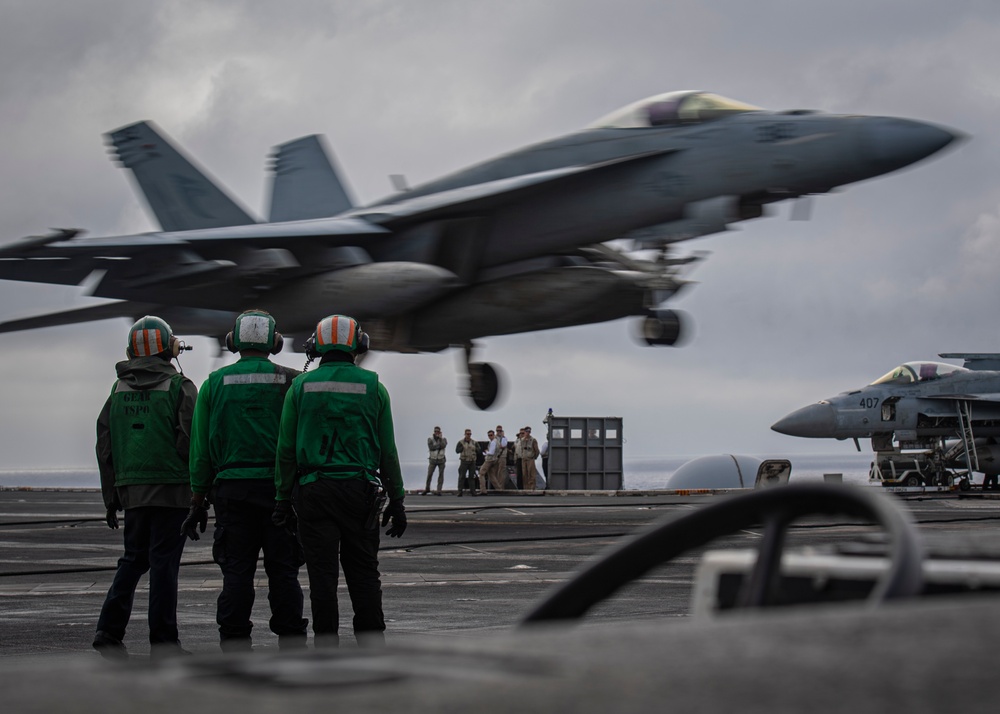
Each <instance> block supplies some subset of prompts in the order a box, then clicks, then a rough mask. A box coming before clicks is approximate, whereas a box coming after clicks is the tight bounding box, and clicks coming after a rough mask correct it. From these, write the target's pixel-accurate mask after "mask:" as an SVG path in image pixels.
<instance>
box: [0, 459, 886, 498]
mask: <svg viewBox="0 0 1000 714" xmlns="http://www.w3.org/2000/svg"><path fill="white" fill-rule="evenodd" d="M704 455H705V454H696V455H685V456H663V457H639V458H626V459H625V461H624V468H623V471H624V477H623V481H624V486H625V490H626V491H647V490H656V489H663V488H667V485H666V484H667V482H668V481H669V479H670V476H671V475H672V474H673V473H674V472H675V471H676V470H677V469H678V468H680V467H681V466H683V465H684V464H686V463H687V462H688V461H691V460H692V459H695V458H698V457H699V456H704ZM751 456H754V457H755V458H760V459H763V458H786V459H788V460H789V461H791V463H792V475H791V480H792V481H793V482H799V481H822V480H823V475H824V474H828V473H839V474H842V475H843V479H844V482H845V483H860V484H864V483H867V482H868V468H869V465H870V464H871V460H872V455H871V453H870V452H861V453H857V452H851V453H839V454H796V455H793V456H788V455H783V456H775V455H772V454H769V455H766V456H764V455H754V454H751ZM400 465H401V467H402V470H403V483H404V484H405V486H406V488H407V489H421V488H423V486H424V482H425V479H426V475H427V462H426V461H405V462H402V463H401V464H400ZM539 465H540V464H539ZM435 478H436V477H435ZM457 479H458V473H457V462H452V461H449V462H448V465H447V466H446V469H445V484H444V485H445V488H447V489H454V488H455V484H456V481H457ZM0 488H53V489H98V488H100V477H99V476H98V471H97V467H96V466H93V467H90V468H60V469H3V470H0Z"/></svg>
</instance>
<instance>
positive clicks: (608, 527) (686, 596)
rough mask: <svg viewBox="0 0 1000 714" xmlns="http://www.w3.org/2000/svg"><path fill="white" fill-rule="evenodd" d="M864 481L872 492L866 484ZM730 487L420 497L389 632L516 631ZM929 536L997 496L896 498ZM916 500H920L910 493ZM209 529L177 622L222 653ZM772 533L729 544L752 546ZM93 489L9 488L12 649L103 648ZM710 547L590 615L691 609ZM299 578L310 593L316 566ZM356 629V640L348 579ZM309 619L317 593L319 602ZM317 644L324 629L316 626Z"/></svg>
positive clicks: (812, 528) (7, 631)
mask: <svg viewBox="0 0 1000 714" xmlns="http://www.w3.org/2000/svg"><path fill="white" fill-rule="evenodd" d="M860 488H863V487H860ZM720 498H728V496H726V495H677V494H673V493H666V492H655V491H650V492H641V493H628V494H627V495H623V494H622V492H619V493H618V495H614V494H613V493H612V494H604V495H599V494H589V495H581V494H572V493H571V492H562V493H560V494H554V493H552V492H549V493H546V494H545V495H540V494H523V493H501V494H490V495H487V496H478V497H475V498H470V497H469V496H465V497H462V498H458V497H456V496H455V495H454V493H452V494H447V493H446V494H445V495H444V496H441V497H433V496H430V497H420V496H410V497H408V498H407V514H408V517H409V527H408V529H407V531H406V534H405V535H404V536H403V538H402V539H399V540H396V539H392V540H391V541H390V539H388V538H383V540H382V550H381V552H380V562H381V571H382V583H383V598H384V608H385V613H386V618H387V631H386V638H387V642H389V643H390V644H391V643H394V642H395V643H405V642H407V641H410V640H412V639H413V638H420V637H425V636H439V637H440V636H443V637H446V638H451V639H479V638H481V637H483V636H486V635H487V633H497V634H499V633H503V632H507V631H510V630H511V629H512V628H513V627H514V626H515V624H516V623H517V622H518V621H519V620H520V619H521V617H522V616H523V615H524V614H525V613H526V612H527V611H528V610H529V608H530V606H531V605H532V604H533V603H534V602H536V601H537V600H538V599H539V598H541V597H542V596H543V595H544V594H545V593H547V592H548V591H550V590H551V589H552V588H554V587H555V586H557V585H559V584H561V583H564V582H565V581H566V580H568V579H569V578H570V577H571V576H572V574H573V573H574V572H575V571H577V570H578V569H579V567H580V566H581V565H582V564H583V563H585V562H586V561H588V560H589V559H591V558H592V557H593V556H595V555H597V554H599V553H601V552H602V551H605V550H606V549H608V548H609V547H611V546H613V545H614V544H616V543H618V542H620V541H621V540H623V539H624V538H626V537H628V536H629V535H631V534H634V533H636V532H638V531H641V530H643V529H645V528H647V526H649V525H650V524H651V523H654V522H656V521H659V520H661V519H665V518H670V517H679V516H681V515H683V514H685V513H690V512H692V511H695V510H697V509H700V508H702V507H704V506H706V505H708V504H711V503H713V502H716V501H717V500H718V499H720ZM897 498H899V499H900V502H902V503H904V504H905V506H906V508H907V510H908V511H909V512H910V513H911V514H912V516H913V518H914V519H915V521H916V523H917V525H918V528H919V530H920V532H921V533H922V534H924V533H938V534H940V533H949V534H956V535H961V536H964V537H967V538H971V539H975V540H976V541H977V542H980V543H1000V499H998V497H994V496H992V495H991V494H978V493H972V494H950V495H945V496H941V495H935V496H916V497H912V496H906V497H902V498H900V497H897ZM903 498H905V499H906V500H903ZM872 531H873V528H872V527H871V526H869V525H865V524H861V523H858V522H856V521H852V520H851V519H849V518H846V517H812V518H810V519H808V520H806V521H804V522H803V523H802V524H801V525H797V526H793V527H792V529H791V531H790V532H789V537H788V545H789V547H798V546H822V545H824V544H830V543H838V542H845V541H851V540H856V539H857V538H859V537H860V536H862V535H864V534H865V533H871V532H872ZM211 536H212V529H211V521H210V526H209V530H208V531H207V532H206V533H205V534H204V535H203V536H202V538H201V540H199V541H197V542H191V541H189V542H188V543H187V545H186V547H185V551H184V556H183V559H182V565H181V570H180V594H179V604H178V621H179V627H180V637H181V642H182V644H183V646H184V647H185V648H186V649H188V650H190V651H192V652H194V653H196V654H202V653H217V652H218V651H219V649H218V630H217V625H216V623H215V601H216V598H217V597H218V594H219V592H220V590H221V585H222V576H221V572H220V571H219V568H218V566H217V565H215V564H214V563H213V562H212V559H211V543H212V539H211ZM761 537H762V529H754V528H749V529H745V530H743V531H741V532H740V533H738V534H736V535H733V536H730V537H727V538H726V539H724V540H720V541H717V542H716V543H714V544H713V545H712V548H713V549H717V548H736V549H740V548H752V547H755V546H756V545H757V544H758V543H759V541H760V539H761ZM121 539H122V535H121V532H120V531H112V530H110V529H108V527H107V526H106V524H105V522H104V508H103V505H102V502H101V497H100V494H99V493H98V492H97V491H95V490H73V491H69V490H66V491H61V490H0V658H10V657H20V656H23V655H32V654H44V655H52V654H58V655H70V656H77V655H78V656H80V657H98V655H97V653H95V652H94V651H93V650H92V649H91V648H90V642H91V640H92V638H93V634H94V629H95V625H96V621H97V615H98V613H99V611H100V607H101V603H102V602H103V598H104V596H105V594H106V592H107V588H108V586H109V585H110V582H111V578H112V576H113V574H114V571H115V567H116V562H117V559H118V557H119V556H120V555H121V552H122V541H121ZM698 558H699V552H698V551H692V552H691V553H688V554H686V555H684V556H682V557H681V558H679V559H678V560H676V561H674V562H672V563H670V564H669V565H668V566H664V567H662V568H660V569H657V570H655V571H652V572H650V573H648V574H647V575H646V576H644V577H643V578H641V579H639V580H638V581H636V582H634V583H632V584H630V585H628V586H627V587H626V588H624V589H623V590H622V591H621V592H619V593H618V594H617V595H616V596H615V597H613V598H610V599H609V600H607V601H605V602H603V603H601V604H599V605H598V606H597V607H596V608H595V609H594V610H592V611H591V612H590V613H589V614H588V616H587V618H586V620H585V625H589V624H607V623H609V622H614V621H621V622H623V623H624V622H634V621H637V620H638V621H644V620H652V619H656V620H660V619H663V618H675V619H676V618H687V617H688V615H689V614H690V608H691V587H692V583H693V579H694V571H695V566H696V563H697V561H698ZM300 580H301V582H302V584H303V587H304V588H306V587H307V585H308V583H307V578H306V575H305V569H304V568H303V569H302V571H301V572H300ZM341 590H342V591H343V592H342V593H341V599H342V608H341V609H342V625H341V629H342V639H343V641H344V643H345V645H344V646H353V638H352V637H351V627H350V621H349V617H350V616H349V615H345V614H344V612H345V610H346V611H347V612H349V602H348V601H347V597H346V591H344V585H343V583H341ZM146 593H147V590H146V581H145V579H144V580H143V581H142V582H141V583H140V587H139V591H138V592H137V595H136V602H135V610H134V612H133V615H132V620H131V624H130V627H129V631H128V633H127V636H126V644H127V645H128V647H129V651H130V653H131V654H132V655H133V657H135V658H140V659H141V658H143V657H144V656H145V655H147V654H148V650H149V647H148V644H147V642H146V623H145V608H146V603H145V601H146ZM306 610H307V613H306V615H307V616H308V598H307V601H306ZM268 617H269V613H268V609H267V597H266V578H265V576H264V573H263V567H262V566H260V567H259V569H258V597H257V601H256V603H255V606H254V618H253V619H254V622H255V623H256V624H255V628H254V633H253V636H254V645H255V648H256V649H257V650H265V651H266V650H275V651H276V650H277V638H276V637H275V636H274V635H273V634H272V633H271V632H269V631H268V628H267V621H268ZM310 643H311V635H310Z"/></svg>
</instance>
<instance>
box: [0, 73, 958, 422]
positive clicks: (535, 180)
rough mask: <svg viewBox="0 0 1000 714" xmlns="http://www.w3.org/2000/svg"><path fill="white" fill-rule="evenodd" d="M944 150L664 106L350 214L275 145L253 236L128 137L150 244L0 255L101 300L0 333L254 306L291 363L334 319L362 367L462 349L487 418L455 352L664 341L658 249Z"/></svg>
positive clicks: (819, 126)
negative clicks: (382, 356)
mask: <svg viewBox="0 0 1000 714" xmlns="http://www.w3.org/2000/svg"><path fill="white" fill-rule="evenodd" d="M956 136H957V133H956V132H954V131H952V130H950V129H945V128H943V127H939V126H934V125H931V124H926V123H922V122H917V121H912V120H907V119H896V118H889V117H870V116H856V115H831V114H823V113H819V112H813V111H803V110H793V111H779V112H775V111H768V110H764V109H761V108H759V107H755V106H751V105H749V104H744V103H742V102H738V101H734V100H731V99H727V98H724V97H721V96H718V95H715V94H710V93H706V92H700V91H683V92H672V93H668V94H662V95H657V96H654V97H650V98H648V99H645V100H642V101H640V102H636V103H634V104H631V105H629V106H627V107H625V108H623V109H621V110H619V111H616V112H613V113H612V114H609V115H608V116H606V117H604V118H603V119H600V120H598V121H597V122H595V123H593V124H591V125H590V126H588V127H586V128H584V129H583V130H581V131H578V132H574V133H572V134H569V135H566V136H562V137H559V138H556V139H553V140H550V141H546V142H543V143H540V144H536V145H532V146H528V147H526V148H522V149H519V150H517V151H513V152H511V153H509V154H505V155H502V156H499V157H497V158H494V159H491V160H489V161H485V162H483V163H480V164H477V165H475V166H472V167H470V168H467V169H465V170H462V171H458V172H456V173H454V174H451V175H449V176H445V177H443V178H441V179H438V180H436V181H432V182H430V183H427V184H424V185H421V186H416V187H414V188H412V189H410V188H405V187H402V188H403V190H400V191H399V192H397V193H395V194H393V195H391V196H389V197H387V198H385V199H382V200H380V201H376V202H375V203H373V204H370V205H367V206H356V205H355V204H354V202H353V201H352V199H351V198H350V192H349V191H348V190H347V188H346V184H345V182H344V181H342V180H341V178H340V175H339V172H338V171H337V169H336V168H335V165H334V164H333V163H332V162H331V161H330V160H329V159H328V158H326V157H325V155H324V156H321V155H320V154H322V151H319V152H318V151H317V149H316V146H317V145H318V144H319V140H318V139H316V138H315V137H306V138H305V139H301V140H297V141H295V142H290V143H288V144H285V145H282V146H281V147H279V149H278V152H277V155H276V157H275V164H274V182H273V188H272V199H271V207H270V215H269V219H270V220H269V221H267V222H259V221H257V219H255V218H254V217H252V216H251V215H250V214H249V213H248V212H247V211H246V210H245V209H243V208H242V207H240V206H239V205H238V204H237V203H236V202H235V201H233V200H232V199H231V198H229V196H228V195H227V194H226V193H225V191H223V190H222V189H220V188H218V187H217V186H216V185H215V184H214V183H213V182H212V181H210V180H209V179H207V178H206V177H205V175H204V174H203V173H202V172H201V171H199V170H198V169H197V168H195V167H194V166H193V164H192V163H191V162H190V161H189V160H187V159H186V158H185V157H184V156H183V155H182V154H180V152H178V151H177V150H176V149H174V147H172V146H171V145H170V143H169V142H168V141H167V140H166V139H165V138H164V137H163V136H162V135H161V134H159V133H158V132H156V131H155V129H153V127H152V125H150V124H149V123H148V122H140V123H138V124H133V125H130V126H127V127H123V128H122V129H119V130H117V131H114V132H112V133H111V134H110V135H109V138H110V141H111V143H112V145H113V147H114V150H115V153H116V156H117V158H118V159H119V160H120V161H121V163H122V164H123V165H124V166H126V167H127V168H129V169H131V170H132V172H133V174H134V176H135V177H136V180H137V181H138V183H139V185H140V187H141V188H142V190H143V192H144V194H145V196H146V198H147V200H148V202H149V205H150V207H151V208H152V210H153V211H154V213H155V215H156V216H157V218H158V219H159V221H160V223H161V226H162V228H163V230H162V231H160V232H154V233H146V234H141V235H128V236H116V237H107V238H79V237H77V236H76V234H75V233H72V231H61V232H59V233H55V234H52V235H45V236H39V237H33V238H29V239H23V240H21V241H15V242H13V243H10V244H8V245H5V246H2V247H0V278H4V279H10V280H25V281H32V282H43V283H60V284H67V285H84V286H85V287H86V289H87V293H88V294H90V295H93V296H97V297H103V298H111V299H114V300H117V301H118V302H114V303H109V304H104V305H99V306H97V307H91V308H83V309H79V310H73V311H69V312H63V313H56V314H49V315H41V316H31V317H28V318H24V319H20V320H12V321H9V322H6V323H0V332H5V331H13V330H23V329H33V328H36V327H43V326H51V325H56V324H64V323H76V322H80V321H84V320H90V319H106V318H108V317H116V316H128V317H135V316H138V315H142V314H144V313H146V312H156V313H158V314H162V315H163V316H164V317H165V318H166V319H168V320H171V321H172V324H173V326H174V328H175V330H176V331H177V332H179V333H182V334H184V333H186V334H192V333H200V334H207V335H213V336H216V337H219V336H221V335H224V334H225V333H226V332H227V331H228V330H229V329H230V327H231V325H232V321H233V318H234V316H235V314H236V313H238V312H239V311H241V310H243V309H245V308H247V307H259V308H263V309H267V310H269V311H270V312H271V313H272V314H273V315H274V316H275V318H276V319H277V321H278V323H279V324H280V325H281V326H282V328H283V331H284V332H286V333H288V334H290V335H292V336H295V337H296V338H297V339H296V340H295V341H294V344H296V346H298V345H301V343H302V338H304V337H305V336H307V335H308V334H309V333H310V331H311V330H312V327H313V326H314V325H315V323H316V321H317V319H318V318H320V317H322V316H323V315H324V314H326V313H328V312H330V311H333V310H336V311H338V312H344V313H349V314H352V315H354V316H356V317H358V318H359V319H360V320H361V321H362V323H363V324H364V325H365V328H366V330H367V331H368V332H369V334H370V335H371V338H372V345H373V346H374V348H376V349H381V350H390V351H400V352H414V351H438V350H441V349H444V348H446V347H448V346H459V347H462V348H464V349H465V353H466V363H467V366H468V368H469V376H470V383H469V393H470V395H471V396H472V398H473V401H474V402H475V403H476V405H477V406H479V407H480V408H487V407H489V406H490V405H491V404H492V403H493V400H494V399H495V397H496V394H497V391H498V388H499V385H498V378H497V376H496V372H495V370H494V369H493V368H492V366H490V365H489V364H486V363H474V362H472V361H471V353H472V346H473V341H474V340H476V339H478V338H481V337H485V336H492V335H505V334H514V333H519V332H528V331H534V330H544V329H552V328H556V327H565V326H571V325H582V324H589V323H592V322H600V321H605V320H614V319H619V318H621V317H626V316H630V315H638V316H641V317H643V318H644V320H643V322H642V336H643V338H644V339H645V341H646V342H647V344H653V345H660V344H662V345H671V344H675V343H676V342H677V340H678V338H679V337H680V335H681V332H682V324H681V318H680V317H679V316H678V315H677V313H675V312H674V311H672V310H669V309H667V308H666V307H665V303H666V301H667V300H668V299H669V298H670V297H671V296H673V295H674V294H675V293H676V292H677V291H678V290H679V289H681V288H682V287H683V286H684V285H685V284H686V282H687V281H685V280H684V278H683V275H682V273H683V271H684V270H686V269H687V267H688V266H690V265H691V264H692V263H693V261H695V260H697V259H698V256H688V257H680V258H676V257H673V256H671V255H669V254H668V250H669V249H670V246H671V245H672V244H674V243H676V242H679V241H683V240H688V239H691V238H696V237H698V236H703V235H708V234H711V233H717V232H720V231H724V230H727V229H728V228H730V227H731V226H732V225H733V224H735V223H737V222H739V221H743V220H747V219H750V218H757V217H760V216H762V215H764V211H765V207H766V206H767V205H768V204H771V203H775V202H778V201H782V200H786V199H795V198H800V197H804V196H808V195H810V194H822V193H826V192H828V191H830V190H832V189H834V188H836V187H838V186H842V185H844V184H849V183H853V182H856V181H861V180H864V179H867V178H872V177H874V176H879V175H881V174H884V173H888V172H890V171H894V170H896V169H900V168H902V167H905V166H907V165H909V164H912V163H914V162H916V161H919V160H921V159H923V158H926V157H928V156H930V155H931V154H934V153H935V152H937V151H939V150H941V149H942V148H944V147H945V146H947V145H948V144H950V143H951V142H952V141H953V140H954V139H955V138H956ZM71 233H72V234H71ZM612 241H620V242H619V243H617V244H611V245H609V242H612ZM622 245H624V246H629V247H631V249H632V250H633V251H635V250H652V251H654V252H655V253H656V256H655V257H654V258H648V257H645V256H646V255H648V254H639V253H635V252H628V251H627V250H622V249H621V246H622ZM616 246H617V247H616Z"/></svg>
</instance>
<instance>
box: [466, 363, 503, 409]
mask: <svg viewBox="0 0 1000 714" xmlns="http://www.w3.org/2000/svg"><path fill="white" fill-rule="evenodd" d="M499 391H500V379H499V378H498V377H497V372H496V370H495V369H493V365H491V364H490V363H489V362H470V363H469V396H470V397H471V398H472V402H473V403H474V404H475V405H476V406H477V407H478V408H479V409H483V410H486V409H489V408H490V407H491V406H493V402H495V401H496V399H497V394H498V393H499Z"/></svg>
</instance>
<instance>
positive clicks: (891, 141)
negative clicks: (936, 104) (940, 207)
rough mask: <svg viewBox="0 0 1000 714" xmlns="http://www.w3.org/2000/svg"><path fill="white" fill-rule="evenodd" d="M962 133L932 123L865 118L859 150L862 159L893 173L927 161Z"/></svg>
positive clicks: (962, 136)
mask: <svg viewBox="0 0 1000 714" xmlns="http://www.w3.org/2000/svg"><path fill="white" fill-rule="evenodd" d="M961 138H964V135H963V134H962V133H961V132H957V131H954V130H952V129H947V128H945V127H942V126H937V125H935V124H928V123H926V122H920V121H914V120H912V119H895V118H892V117H868V118H867V121H866V123H865V125H864V128H863V130H862V140H861V145H862V150H863V152H864V155H865V157H866V158H867V159H868V160H869V161H870V162H872V163H873V164H875V165H876V166H877V167H878V168H879V170H881V171H883V172H884V171H894V170H895V169H900V168H903V167H904V166H909V165H910V164H912V163H914V162H917V161H920V160H921V159H924V158H927V157H928V156H930V155H931V154H934V153H936V152H938V151H940V150H941V149H943V148H944V147H946V146H948V144H950V143H952V142H953V141H955V140H956V139H961Z"/></svg>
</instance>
